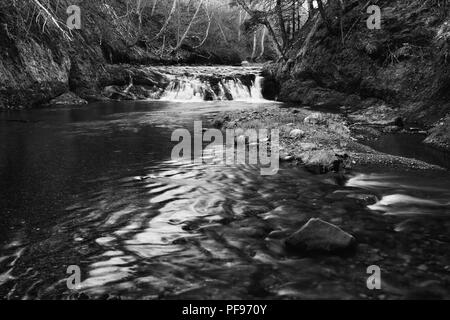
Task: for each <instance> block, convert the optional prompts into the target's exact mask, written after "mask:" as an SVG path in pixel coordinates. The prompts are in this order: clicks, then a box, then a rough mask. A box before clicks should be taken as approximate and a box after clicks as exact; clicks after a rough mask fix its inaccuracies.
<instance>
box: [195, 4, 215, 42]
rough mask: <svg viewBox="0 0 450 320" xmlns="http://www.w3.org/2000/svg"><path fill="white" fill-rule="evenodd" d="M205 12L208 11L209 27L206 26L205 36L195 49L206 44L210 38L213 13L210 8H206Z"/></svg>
mask: <svg viewBox="0 0 450 320" xmlns="http://www.w3.org/2000/svg"><path fill="white" fill-rule="evenodd" d="M205 12H206V16H207V17H208V27H206V32H205V37H204V38H203V40H202V42H201V43H200V44H199V45H198V46H195V47H194V49H197V48H200V47H201V46H202V45H204V44H205V42H206V39H208V37H209V30H210V29H211V22H212V19H211V17H212V14H209V11H208V8H205Z"/></svg>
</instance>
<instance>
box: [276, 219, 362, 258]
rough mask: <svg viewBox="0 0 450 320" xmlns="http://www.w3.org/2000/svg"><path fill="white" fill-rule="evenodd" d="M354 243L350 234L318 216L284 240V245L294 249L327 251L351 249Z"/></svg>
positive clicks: (334, 251)
mask: <svg viewBox="0 0 450 320" xmlns="http://www.w3.org/2000/svg"><path fill="white" fill-rule="evenodd" d="M355 243H356V240H355V238H354V237H353V236H352V235H351V234H349V233H347V232H345V231H343V230H342V229H341V228H339V227H337V226H335V225H333V224H331V223H328V222H325V221H323V220H321V219H318V218H313V219H310V220H309V221H308V222H307V223H306V224H305V225H304V226H303V227H302V228H301V229H300V230H298V231H297V232H295V233H294V234H292V235H291V236H290V237H288V238H287V239H286V241H285V244H286V246H287V247H288V248H289V249H292V250H295V251H300V252H328V253H337V252H342V251H345V250H349V249H352V248H353V247H354V245H355Z"/></svg>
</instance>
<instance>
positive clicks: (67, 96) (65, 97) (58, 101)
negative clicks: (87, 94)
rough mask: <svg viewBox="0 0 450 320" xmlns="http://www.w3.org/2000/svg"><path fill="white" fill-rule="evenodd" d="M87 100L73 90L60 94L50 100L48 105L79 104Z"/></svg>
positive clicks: (85, 102)
mask: <svg viewBox="0 0 450 320" xmlns="http://www.w3.org/2000/svg"><path fill="white" fill-rule="evenodd" d="M87 103H88V102H87V101H86V100H84V99H81V98H80V97H79V96H77V95H76V94H75V93H73V92H66V93H63V94H62V95H60V96H58V97H56V98H54V99H52V100H50V103H49V104H50V105H52V106H59V105H81V104H87Z"/></svg>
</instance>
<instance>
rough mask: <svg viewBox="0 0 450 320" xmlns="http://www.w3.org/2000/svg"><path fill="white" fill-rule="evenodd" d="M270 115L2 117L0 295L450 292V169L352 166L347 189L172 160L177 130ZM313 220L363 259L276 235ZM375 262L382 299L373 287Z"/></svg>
mask: <svg viewBox="0 0 450 320" xmlns="http://www.w3.org/2000/svg"><path fill="white" fill-rule="evenodd" d="M182 100H185V99H184V98H183V99H182ZM187 100H189V99H187ZM267 104H268V102H264V104H262V103H258V102H256V103H247V102H239V101H213V102H200V103H199V102H193V101H191V102H187V101H183V102H180V101H143V102H108V103H97V104H91V105H89V106H87V107H86V106H85V107H67V108H58V109H45V110H30V111H17V112H10V113H1V114H0V190H1V192H0V215H1V220H0V297H1V298H9V299H35V298H50V299H55V298H77V297H79V295H80V293H84V294H86V295H87V296H89V297H90V298H106V297H111V298H113V297H120V298H123V299H127V298H138V299H181V298H183V299H185V298H193V299H205V298H213V299H216V298H220V299H241V298H250V299H253V298H275V299H283V298H294V299H310V298H338V299H346V298H358V299H360V298H376V299H386V298H403V297H422V296H424V297H449V288H450V277H449V273H450V259H449V254H448V253H449V241H450V237H449V230H450V219H449V218H450V182H449V181H450V174H449V173H448V171H443V172H428V171H403V172H402V171H398V170H395V171H394V170H389V169H388V168H359V169H358V168H355V170H354V171H353V172H352V173H351V174H350V175H349V176H348V177H345V178H344V177H341V176H334V175H321V176H317V175H313V174H311V173H308V172H307V171H305V170H304V169H303V168H301V167H292V166H282V168H281V169H280V171H279V173H278V174H277V175H274V176H261V175H260V170H259V169H258V168H257V167H255V166H245V165H239V166H228V167H216V166H208V165H202V164H192V163H186V162H184V163H181V162H174V161H172V160H171V159H170V155H171V150H172V147H173V146H174V144H175V143H174V142H171V141H170V140H171V133H172V132H173V130H175V129H177V128H188V129H190V130H192V127H193V122H194V120H202V121H203V122H204V127H208V121H210V119H211V117H212V116H213V115H214V114H215V113H216V112H219V111H225V110H233V109H242V108H259V107H261V106H267ZM368 199H369V200H368ZM311 217H320V218H322V219H324V220H326V221H329V222H331V223H334V224H337V225H339V226H341V227H342V228H343V229H345V230H346V231H348V232H350V233H352V234H353V235H354V236H355V237H356V238H357V240H358V243H359V246H358V248H357V251H356V253H354V254H353V255H350V256H303V255H298V254H295V253H293V252H288V251H286V250H285V248H284V247H283V241H282V240H283V239H284V238H285V237H286V236H287V235H289V234H290V233H292V232H294V231H296V230H297V229H298V228H299V227H301V226H302V225H303V224H304V223H305V222H306V221H307V220H308V219H309V218H311ZM70 265H77V266H79V267H80V269H81V272H82V277H81V278H82V282H81V285H80V287H79V288H78V289H77V290H69V289H68V288H67V285H66V278H67V277H68V276H69V274H67V273H66V271H67V268H68V266H70ZM370 265H379V266H380V267H381V270H382V290H379V291H378V290H375V291H370V290H368V289H367V287H366V280H367V277H368V276H369V275H368V274H367V272H366V271H367V267H368V266H370Z"/></svg>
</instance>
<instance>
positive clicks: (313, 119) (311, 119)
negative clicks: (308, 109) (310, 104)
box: [303, 112, 325, 124]
mask: <svg viewBox="0 0 450 320" xmlns="http://www.w3.org/2000/svg"><path fill="white" fill-rule="evenodd" d="M303 122H304V123H305V124H323V123H324V122H325V118H324V116H323V114H322V113H319V112H315V113H312V114H310V115H309V116H307V117H306V118H305V120H303Z"/></svg>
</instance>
